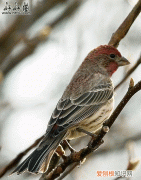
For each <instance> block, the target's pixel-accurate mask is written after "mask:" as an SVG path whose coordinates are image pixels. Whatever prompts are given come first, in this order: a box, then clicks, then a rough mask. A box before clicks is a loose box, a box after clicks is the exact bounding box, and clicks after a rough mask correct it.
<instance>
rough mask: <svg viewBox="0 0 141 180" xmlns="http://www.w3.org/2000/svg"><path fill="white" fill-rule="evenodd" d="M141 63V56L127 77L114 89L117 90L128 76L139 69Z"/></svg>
mask: <svg viewBox="0 0 141 180" xmlns="http://www.w3.org/2000/svg"><path fill="white" fill-rule="evenodd" d="M140 64H141V56H140V57H139V59H138V61H137V62H136V64H135V65H134V66H133V67H132V68H131V69H130V70H129V71H128V72H127V74H126V75H125V77H124V78H123V79H122V80H121V82H120V83H119V84H118V85H117V86H116V87H115V89H114V90H117V89H118V88H119V87H120V86H121V85H122V84H123V83H124V82H125V81H126V80H127V78H128V77H129V76H130V75H131V74H132V73H133V72H134V71H135V70H136V69H137V67H138V66H139V65H140Z"/></svg>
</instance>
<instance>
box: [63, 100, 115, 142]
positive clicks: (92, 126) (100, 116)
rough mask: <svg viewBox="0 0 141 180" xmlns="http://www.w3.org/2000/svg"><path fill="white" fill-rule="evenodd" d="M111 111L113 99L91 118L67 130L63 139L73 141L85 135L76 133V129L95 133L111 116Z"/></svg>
mask: <svg viewBox="0 0 141 180" xmlns="http://www.w3.org/2000/svg"><path fill="white" fill-rule="evenodd" d="M112 110H113V98H112V99H110V100H109V101H108V102H107V103H106V104H105V105H103V106H102V107H101V108H100V109H99V110H98V111H97V112H96V113H94V114H93V115H92V116H90V117H88V118H86V119H84V120H83V121H81V122H79V123H78V124H77V125H76V126H75V127H73V128H71V129H69V130H68V132H67V134H66V136H65V139H74V138H78V137H81V136H85V135H86V134H84V133H82V132H79V131H77V130H76V129H77V128H78V127H79V128H82V129H84V130H86V131H89V132H92V133H95V132H96V131H97V130H98V129H100V128H101V127H102V124H103V122H104V121H106V120H107V119H108V118H109V116H110V115H111V113H112Z"/></svg>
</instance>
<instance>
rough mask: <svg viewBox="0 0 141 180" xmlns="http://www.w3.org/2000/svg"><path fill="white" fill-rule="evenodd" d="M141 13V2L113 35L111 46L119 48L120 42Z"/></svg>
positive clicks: (140, 0) (140, 1)
mask: <svg viewBox="0 0 141 180" xmlns="http://www.w3.org/2000/svg"><path fill="white" fill-rule="evenodd" d="M140 12H141V0H139V1H138V2H137V4H136V5H135V6H134V8H133V9H132V11H131V12H130V13H129V15H128V16H127V18H126V19H125V20H124V21H123V23H122V24H121V25H120V26H119V28H118V29H117V30H116V32H115V33H113V35H112V37H111V39H110V41H109V43H108V44H109V45H111V46H114V47H118V45H119V42H120V41H121V40H122V39H123V38H124V37H125V35H126V34H127V32H128V31H129V29H130V27H131V26H132V24H133V22H134V21H135V19H136V18H137V16H138V15H139V13H140Z"/></svg>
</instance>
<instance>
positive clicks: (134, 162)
mask: <svg viewBox="0 0 141 180" xmlns="http://www.w3.org/2000/svg"><path fill="white" fill-rule="evenodd" d="M127 150H128V156H129V160H128V166H127V169H126V170H127V171H133V170H135V168H136V167H137V166H138V164H139V162H140V160H139V159H138V158H135V151H134V143H133V142H131V141H130V142H128V143H127ZM123 178H125V176H119V177H117V178H115V180H118V179H123Z"/></svg>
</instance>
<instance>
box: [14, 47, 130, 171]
mask: <svg viewBox="0 0 141 180" xmlns="http://www.w3.org/2000/svg"><path fill="white" fill-rule="evenodd" d="M128 64H129V61H128V60H127V59H125V58H124V57H122V56H121V54H120V52H119V51H118V50H117V49H115V48H114V47H112V46H109V45H101V46H99V47H97V48H96V49H94V50H92V51H91V52H90V53H89V54H88V55H87V57H86V58H85V59H84V61H83V62H82V64H81V66H80V67H79V68H78V70H77V71H76V73H75V74H74V76H73V77H72V79H71V81H70V83H69V85H68V86H67V88H66V89H65V91H64V93H63V95H62V97H61V99H60V100H59V102H58V104H57V106H56V108H55V110H54V111H53V113H52V116H51V118H50V121H49V123H48V126H47V130H46V134H45V136H44V138H43V140H42V142H41V143H40V144H39V146H38V147H37V149H35V150H34V151H33V152H32V153H31V154H30V155H29V157H28V158H27V159H25V160H24V161H23V162H22V163H21V164H20V165H19V166H18V167H17V168H16V169H15V170H14V171H13V173H15V172H17V174H20V173H22V172H24V171H25V170H27V171H29V172H31V173H35V174H36V173H44V172H45V171H46V170H47V168H48V165H49V162H50V160H51V157H52V155H53V153H54V152H55V150H56V148H57V147H58V145H59V143H60V142H61V141H62V140H68V139H74V138H78V137H80V136H84V135H86V134H85V133H84V132H83V131H82V132H80V130H79V131H78V128H81V129H83V130H85V131H88V132H92V133H94V132H96V131H97V130H98V129H100V128H101V127H102V124H103V122H104V121H105V120H107V119H108V118H109V116H110V115H111V112H112V110H113V96H114V95H113V94H114V87H113V83H112V80H111V76H112V74H113V73H114V72H115V71H116V70H117V69H118V67H119V66H124V65H128Z"/></svg>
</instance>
